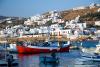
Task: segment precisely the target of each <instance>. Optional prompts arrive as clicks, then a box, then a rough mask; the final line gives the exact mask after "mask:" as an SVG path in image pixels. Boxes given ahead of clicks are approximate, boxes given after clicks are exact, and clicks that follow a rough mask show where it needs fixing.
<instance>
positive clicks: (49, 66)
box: [14, 41, 99, 67]
mask: <svg viewBox="0 0 100 67" xmlns="http://www.w3.org/2000/svg"><path fill="white" fill-rule="evenodd" d="M80 43H81V42H80ZM80 43H79V44H80ZM82 43H83V45H82V46H83V47H87V48H90V47H95V44H98V43H99V42H98V41H84V42H82ZM14 55H16V56H17V57H18V59H19V62H18V63H19V64H18V67H61V66H63V67H66V66H67V65H72V64H74V60H75V59H76V58H78V57H80V50H70V52H61V53H56V56H57V57H59V58H60V62H59V63H43V62H40V61H39V55H46V56H51V54H50V53H41V54H14Z"/></svg>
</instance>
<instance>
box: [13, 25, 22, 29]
mask: <svg viewBox="0 0 100 67" xmlns="http://www.w3.org/2000/svg"><path fill="white" fill-rule="evenodd" d="M12 28H14V29H23V28H24V27H23V26H22V25H15V26H13V27H12Z"/></svg>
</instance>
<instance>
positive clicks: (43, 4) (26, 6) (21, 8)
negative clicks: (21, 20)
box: [0, 0, 100, 18]
mask: <svg viewBox="0 0 100 67" xmlns="http://www.w3.org/2000/svg"><path fill="white" fill-rule="evenodd" d="M92 3H97V4H100V0H0V15H3V16H14V17H25V18H28V17H30V16H34V15H36V14H43V13H45V12H50V11H53V10H57V11H64V10H69V9H73V8H75V7H80V6H85V7H88V6H90V5H91V4H92Z"/></svg>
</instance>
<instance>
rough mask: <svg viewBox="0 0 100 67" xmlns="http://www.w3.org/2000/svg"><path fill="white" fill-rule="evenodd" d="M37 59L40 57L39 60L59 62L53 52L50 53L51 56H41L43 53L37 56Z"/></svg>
mask: <svg viewBox="0 0 100 67" xmlns="http://www.w3.org/2000/svg"><path fill="white" fill-rule="evenodd" d="M39 59H40V61H41V62H49V63H52V62H59V58H58V57H56V55H55V53H54V52H52V53H51V56H43V55H40V56H39Z"/></svg>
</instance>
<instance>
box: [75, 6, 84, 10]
mask: <svg viewBox="0 0 100 67" xmlns="http://www.w3.org/2000/svg"><path fill="white" fill-rule="evenodd" d="M80 9H85V7H84V6H82V7H76V8H73V10H80Z"/></svg>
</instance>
